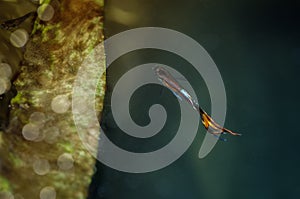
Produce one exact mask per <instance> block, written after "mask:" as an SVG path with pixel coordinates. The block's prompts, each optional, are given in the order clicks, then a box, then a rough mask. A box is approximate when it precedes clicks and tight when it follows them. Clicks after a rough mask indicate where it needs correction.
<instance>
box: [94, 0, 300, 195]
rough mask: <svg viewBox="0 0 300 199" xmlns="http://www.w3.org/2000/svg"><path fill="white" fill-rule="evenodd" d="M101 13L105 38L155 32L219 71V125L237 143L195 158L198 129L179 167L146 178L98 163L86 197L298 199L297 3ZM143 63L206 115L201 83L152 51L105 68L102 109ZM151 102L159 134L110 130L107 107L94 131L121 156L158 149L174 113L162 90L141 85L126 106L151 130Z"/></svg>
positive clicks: (113, 2) (123, 5) (123, 7)
mask: <svg viewBox="0 0 300 199" xmlns="http://www.w3.org/2000/svg"><path fill="white" fill-rule="evenodd" d="M106 5H107V7H106V11H107V15H106V35H107V37H109V36H112V35H114V34H116V33H119V32H122V31H124V30H127V29H131V28H135V27H143V26H158V27H165V28H170V29H174V30H177V31H180V32H182V33H184V34H186V35H188V36H190V37H192V38H193V39H195V40H197V41H198V42H199V43H200V44H201V45H202V46H203V47H204V48H205V49H206V50H207V51H208V53H209V54H210V56H211V57H212V58H213V60H214V61H215V63H216V64H217V66H218V68H219V70H220V73H221V75H222V78H223V81H224V84H225V87H226V94H227V101H228V102H227V117H226V123H225V126H226V127H228V128H230V129H233V130H236V131H238V132H241V133H243V136H242V137H238V138H237V137H228V138H229V142H227V143H224V142H218V144H217V145H216V147H215V148H214V149H213V151H212V152H211V153H210V154H209V155H208V156H207V157H206V158H205V159H198V158H197V156H198V151H199V148H200V146H201V143H202V141H203V138H204V128H203V127H202V126H200V127H199V130H198V134H197V137H196V139H195V140H194V142H193V144H192V146H191V147H190V148H189V149H188V151H187V152H186V153H185V154H184V155H183V156H182V157H181V158H179V159H178V160H177V161H175V162H174V163H173V164H172V165H170V166H168V167H166V168H164V169H162V170H159V171H155V172H151V173H146V174H130V173H123V172H119V171H116V170H114V169H111V168H109V167H106V166H104V165H102V164H101V163H98V164H97V169H98V170H97V171H98V172H97V173H96V175H95V176H94V181H93V183H92V185H91V188H90V198H95V199H96V198H99V199H100V198H105V199H119V198H122V199H123V198H126V199H127V198H130V199H137V198H143V199H152V198H157V199H163V198H174V199H181V198H188V199H198V198H203V199H220V198H222V199H239V198H243V199H247V198H249V199H252V198H257V199H260V198H262V199H266V198H270V199H271V198H272V199H274V198H289V199H291V198H299V194H300V184H299V183H298V179H299V177H300V176H299V170H298V168H299V166H300V165H299V162H300V161H299V158H298V157H299V156H298V147H297V145H298V140H299V138H300V136H299V129H298V128H297V124H298V118H299V117H298V112H299V100H298V90H299V89H297V86H298V85H299V84H298V81H297V80H298V74H299V72H300V71H299V70H300V69H299V68H300V61H299V60H300V43H299V35H300V34H299V33H300V31H299V24H297V22H298V21H299V19H300V17H299V14H298V13H297V12H298V11H297V10H299V8H300V6H299V2H292V1H271V0H269V1H268V0H267V1H258V0H252V1H250V0H246V1H238V0H229V1H221V0H202V1H199V0H189V1H179V0H172V1H171V0H169V1H167V0H165V1H158V0H152V1H150V0H143V1H141V0H127V1H117V0H110V1H107V3H106ZM124 13H125V14H124ZM117 15H122V17H118V16H117ZM298 23H299V22H298ZM149 62H158V63H164V64H166V65H169V66H172V67H174V68H176V69H177V70H179V71H180V72H182V73H183V74H184V75H185V76H186V77H187V79H188V80H189V82H190V83H191V84H192V85H193V87H194V90H195V91H196V92H197V95H198V97H199V98H200V99H201V101H200V104H201V105H202V106H203V107H204V108H205V109H206V110H208V111H209V110H210V99H209V94H208V90H207V88H206V86H205V83H204V82H203V80H202V78H201V76H198V75H195V74H194V73H193V69H192V68H191V66H190V65H189V64H188V63H186V61H184V60H183V59H181V58H179V57H177V56H176V55H174V54H171V53H167V52H163V51H159V50H144V51H137V52H132V53H129V54H126V55H124V56H122V57H120V58H119V59H118V60H117V61H116V62H115V63H113V64H112V65H111V67H110V69H109V71H108V95H107V99H106V103H107V105H109V100H110V94H111V92H112V90H113V86H114V84H115V83H116V81H117V80H118V79H119V78H120V77H121V75H122V74H124V73H125V72H126V71H128V70H129V69H130V68H133V67H134V66H136V65H139V64H143V63H149ZM154 103H161V104H162V105H163V106H165V108H166V110H167V112H168V121H167V124H166V126H165V127H164V129H163V131H162V132H160V134H159V135H156V136H154V137H152V138H149V139H146V140H142V139H134V138H132V137H129V136H128V135H126V134H125V133H123V132H122V131H121V130H120V129H119V128H118V127H117V125H116V124H115V122H114V120H113V117H112V114H111V112H110V107H109V106H107V107H106V108H105V111H104V118H103V121H102V127H103V128H104V129H105V131H106V134H107V135H108V137H109V138H110V139H111V140H112V141H113V142H114V143H116V144H117V145H119V146H121V147H122V148H125V149H127V150H131V151H136V152H145V151H151V150H155V149H158V148H160V147H162V146H164V145H165V144H166V143H168V142H169V141H170V140H171V139H172V138H173V137H174V131H176V128H178V122H179V120H180V111H179V104H178V102H177V99H176V98H175V97H174V96H173V95H172V94H171V93H170V92H169V91H168V90H166V89H162V88H161V87H159V86H157V85H148V86H144V87H142V88H140V89H138V90H137V91H136V92H135V94H134V95H133V96H132V99H131V104H130V107H131V114H132V118H133V119H134V120H135V122H136V123H137V124H139V125H146V124H147V122H149V118H147V117H146V115H147V111H148V108H149V106H151V104H154Z"/></svg>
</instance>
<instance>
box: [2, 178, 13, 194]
mask: <svg viewBox="0 0 300 199" xmlns="http://www.w3.org/2000/svg"><path fill="white" fill-rule="evenodd" d="M0 192H11V186H10V183H9V181H8V180H7V179H6V178H4V177H2V176H0Z"/></svg>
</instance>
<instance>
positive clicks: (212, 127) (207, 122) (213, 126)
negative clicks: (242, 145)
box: [153, 66, 241, 141]
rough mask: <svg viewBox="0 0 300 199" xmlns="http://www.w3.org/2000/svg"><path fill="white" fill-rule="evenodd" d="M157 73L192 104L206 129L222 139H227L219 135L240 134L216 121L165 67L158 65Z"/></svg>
mask: <svg viewBox="0 0 300 199" xmlns="http://www.w3.org/2000/svg"><path fill="white" fill-rule="evenodd" d="M153 70H154V72H155V74H156V75H157V77H158V79H159V80H160V81H161V82H162V84H163V85H164V86H165V87H167V88H168V89H170V90H171V91H172V93H173V94H174V95H175V96H176V97H177V98H178V99H179V100H181V101H182V99H184V100H185V101H187V102H188V104H190V105H191V106H192V108H193V109H194V110H195V111H197V112H198V113H199V114H200V116H201V120H202V124H203V126H204V127H205V129H206V130H207V131H208V132H209V133H211V134H213V135H215V136H217V137H218V138H219V139H220V140H223V141H226V140H225V139H223V138H220V137H219V136H218V135H221V134H226V133H229V134H231V135H235V136H240V135H241V134H239V133H235V132H233V131H231V130H229V129H226V128H224V127H222V126H220V125H219V124H218V123H217V122H215V121H214V120H213V119H212V118H211V117H210V116H209V115H208V114H207V113H206V112H205V111H204V110H203V109H202V108H201V107H200V106H199V104H198V103H197V102H195V101H194V100H193V99H192V96H191V95H190V94H189V92H188V91H187V90H185V89H184V88H183V87H182V86H181V85H180V84H179V83H178V82H177V81H176V79H175V78H174V77H173V76H172V75H171V74H170V73H169V72H168V71H167V70H166V69H165V68H163V67H161V66H156V67H154V68H153Z"/></svg>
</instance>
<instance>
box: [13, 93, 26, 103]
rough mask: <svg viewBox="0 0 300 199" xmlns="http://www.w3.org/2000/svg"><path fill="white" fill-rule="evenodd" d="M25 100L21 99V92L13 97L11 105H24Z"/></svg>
mask: <svg viewBox="0 0 300 199" xmlns="http://www.w3.org/2000/svg"><path fill="white" fill-rule="evenodd" d="M26 101H27V100H26V98H25V97H23V95H22V93H21V92H18V94H17V95H16V97H14V98H13V99H12V100H11V104H23V103H26Z"/></svg>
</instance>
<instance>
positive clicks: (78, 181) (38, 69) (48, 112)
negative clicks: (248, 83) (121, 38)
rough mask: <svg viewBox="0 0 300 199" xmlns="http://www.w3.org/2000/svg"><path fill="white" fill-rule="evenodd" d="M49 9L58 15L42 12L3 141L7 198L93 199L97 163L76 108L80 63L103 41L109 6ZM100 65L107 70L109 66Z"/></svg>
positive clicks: (63, 0) (60, 4) (55, 0)
mask: <svg viewBox="0 0 300 199" xmlns="http://www.w3.org/2000/svg"><path fill="white" fill-rule="evenodd" d="M43 3H48V5H49V6H51V9H50V11H49V9H45V8H44V7H41V8H40V10H39V12H42V10H43V9H44V10H45V11H47V12H52V9H53V11H54V13H53V15H52V13H46V14H47V15H43V13H38V15H37V19H36V22H35V25H34V31H33V34H32V35H31V37H30V39H29V41H28V43H27V44H26V46H25V52H24V60H23V61H22V67H21V71H20V74H19V75H18V77H17V78H16V80H15V81H14V82H13V84H14V87H15V89H16V90H17V95H16V96H15V97H14V98H13V99H12V101H11V111H10V119H9V126H8V127H7V128H6V130H5V131H4V132H2V133H1V138H0V141H1V142H0V155H1V162H0V163H1V170H0V192H2V194H12V195H17V196H19V197H23V198H25V199H27V198H30V199H34V198H41V197H43V198H44V197H45V198H47V197H54V196H55V197H56V198H74V199H76V198H86V195H87V190H88V186H89V183H90V181H91V176H92V174H93V168H94V163H95V159H94V158H93V156H92V155H91V154H90V153H89V152H88V151H87V150H86V149H85V148H84V146H83V144H82V143H81V140H80V138H79V136H78V134H77V131H76V128H75V124H74V121H73V118H72V111H71V107H70V103H71V101H72V87H73V83H74V80H75V78H76V75H77V71H78V69H79V67H80V65H81V64H82V62H83V60H84V58H85V57H86V56H87V55H88V54H89V53H90V52H91V50H92V49H93V48H94V47H95V46H96V45H98V44H99V43H101V42H102V41H103V1H102V0H101V1H99V0H80V1H77V0H60V1H59V0H52V1H49V0H47V1H43ZM50 16H51V17H50ZM46 18H47V20H45V19H46ZM49 18H50V19H49ZM98 64H99V70H103V69H105V64H104V60H103V61H102V63H98ZM104 87H105V77H104V76H103V78H102V79H101V81H100V82H99V91H98V95H96V96H97V103H96V106H97V107H96V110H98V111H99V112H101V110H102V101H103V97H104ZM66 106H68V107H66ZM52 131H53V134H52V133H51V132H52Z"/></svg>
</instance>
